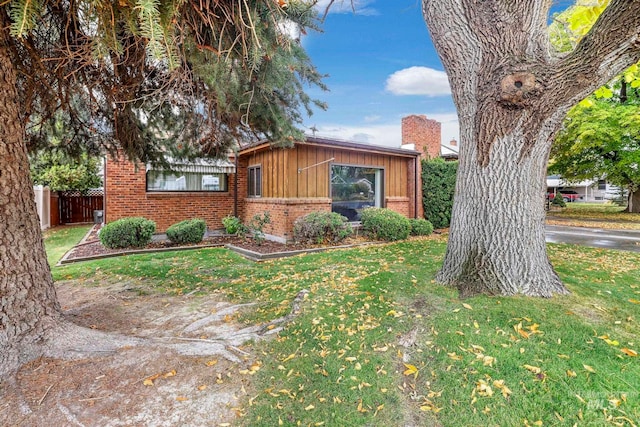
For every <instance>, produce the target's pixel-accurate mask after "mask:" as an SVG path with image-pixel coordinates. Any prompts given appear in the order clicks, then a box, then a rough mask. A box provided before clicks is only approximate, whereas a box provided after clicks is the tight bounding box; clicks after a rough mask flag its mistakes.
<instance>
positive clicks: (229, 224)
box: [222, 215, 247, 235]
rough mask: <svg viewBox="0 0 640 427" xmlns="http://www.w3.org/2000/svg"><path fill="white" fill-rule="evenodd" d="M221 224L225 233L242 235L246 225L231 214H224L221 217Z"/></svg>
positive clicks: (244, 232)
mask: <svg viewBox="0 0 640 427" xmlns="http://www.w3.org/2000/svg"><path fill="white" fill-rule="evenodd" d="M222 225H223V226H224V229H225V231H226V232H227V234H238V235H244V234H246V232H247V230H246V227H245V225H244V224H243V223H242V221H241V220H240V218H238V217H235V216H233V215H229V216H225V217H224V218H222Z"/></svg>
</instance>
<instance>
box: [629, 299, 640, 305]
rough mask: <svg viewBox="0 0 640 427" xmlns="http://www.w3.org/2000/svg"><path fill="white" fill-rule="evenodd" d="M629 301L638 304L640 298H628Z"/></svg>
mask: <svg viewBox="0 0 640 427" xmlns="http://www.w3.org/2000/svg"><path fill="white" fill-rule="evenodd" d="M629 302H630V303H633V304H640V300H637V299H633V298H631V299H630V300H629Z"/></svg>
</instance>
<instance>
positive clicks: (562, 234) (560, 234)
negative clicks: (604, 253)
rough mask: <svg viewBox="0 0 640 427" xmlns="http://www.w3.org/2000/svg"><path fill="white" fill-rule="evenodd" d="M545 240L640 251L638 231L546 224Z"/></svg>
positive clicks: (639, 232)
mask: <svg viewBox="0 0 640 427" xmlns="http://www.w3.org/2000/svg"><path fill="white" fill-rule="evenodd" d="M546 231H547V242H549V243H570V244H573V245H582V246H591V247H593V248H604V249H619V250H622V251H632V252H640V231H635V230H633V231H632V230H609V229H603V228H584V227H566V226H563V225H547V226H546Z"/></svg>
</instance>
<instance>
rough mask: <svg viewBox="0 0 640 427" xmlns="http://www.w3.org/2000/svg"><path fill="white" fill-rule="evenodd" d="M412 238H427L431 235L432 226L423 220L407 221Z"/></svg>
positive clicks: (413, 219) (412, 219)
mask: <svg viewBox="0 0 640 427" xmlns="http://www.w3.org/2000/svg"><path fill="white" fill-rule="evenodd" d="M409 223H410V224H411V235H412V236H428V235H429V234H431V233H433V224H431V223H430V222H429V221H427V220H426V219H423V218H411V219H409Z"/></svg>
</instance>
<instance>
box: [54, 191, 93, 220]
mask: <svg viewBox="0 0 640 427" xmlns="http://www.w3.org/2000/svg"><path fill="white" fill-rule="evenodd" d="M103 209H104V193H103V191H102V190H89V191H86V192H81V191H60V192H58V214H59V218H60V221H59V223H60V224H77V223H82V222H93V211H98V210H103Z"/></svg>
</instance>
